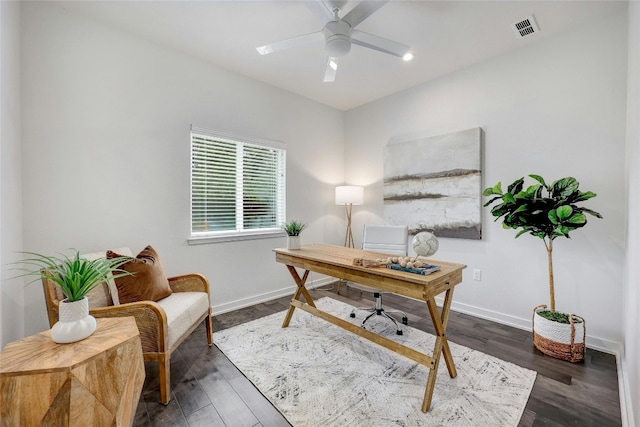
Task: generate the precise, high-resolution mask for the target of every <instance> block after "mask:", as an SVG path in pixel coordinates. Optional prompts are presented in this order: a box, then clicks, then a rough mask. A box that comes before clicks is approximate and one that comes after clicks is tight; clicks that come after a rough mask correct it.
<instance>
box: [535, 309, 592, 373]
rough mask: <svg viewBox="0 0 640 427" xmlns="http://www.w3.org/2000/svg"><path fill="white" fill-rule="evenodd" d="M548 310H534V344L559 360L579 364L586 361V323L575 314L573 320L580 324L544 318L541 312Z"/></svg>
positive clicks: (572, 315)
mask: <svg viewBox="0 0 640 427" xmlns="http://www.w3.org/2000/svg"><path fill="white" fill-rule="evenodd" d="M544 309H546V306H539V307H536V308H535V309H534V314H533V343H534V344H535V346H536V348H537V349H538V350H540V351H541V352H543V353H545V354H547V355H549V356H553V357H555V358H558V359H562V360H568V361H570V362H578V361H581V360H583V359H584V355H585V351H586V347H585V342H584V341H585V335H586V322H585V320H584V319H583V318H582V317H580V316H577V315H575V314H571V317H572V318H573V319H579V320H580V322H577V321H574V322H573V323H570V324H566V323H558V322H554V321H551V320H549V319H546V318H544V317H542V316H541V315H540V314H538V312H539V311H542V310H544Z"/></svg>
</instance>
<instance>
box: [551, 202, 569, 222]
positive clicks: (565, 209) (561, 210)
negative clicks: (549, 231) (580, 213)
mask: <svg viewBox="0 0 640 427" xmlns="http://www.w3.org/2000/svg"><path fill="white" fill-rule="evenodd" d="M555 212H556V215H557V217H558V220H560V221H563V220H565V219H567V218H569V217H570V216H571V215H572V214H573V208H572V207H571V206H569V205H564V206H559V207H558V208H557V209H556V210H555Z"/></svg>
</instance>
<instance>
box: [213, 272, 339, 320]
mask: <svg viewBox="0 0 640 427" xmlns="http://www.w3.org/2000/svg"><path fill="white" fill-rule="evenodd" d="M335 280H336V279H334V278H332V277H325V278H321V279H317V280H311V281H309V282H307V283H306V287H307V288H308V289H315V288H318V287H320V286H325V285H329V284H331V283H334V282H335ZM295 292H296V286H295V285H292V286H287V287H284V288H281V289H276V290H275V291H271V292H265V293H263V294H259V295H253V296H251V297H249V298H242V299H238V300H235V301H230V302H227V303H224V304H218V305H214V306H213V315H214V316H216V315H218V314H223V313H227V312H229V311H234V310H238V309H241V308H245V307H250V306H252V305H255V304H260V303H262V302H267V301H271V300H274V299H276V298H280V297H284V296H287V295H288V296H291V297H293V294H294V293H295Z"/></svg>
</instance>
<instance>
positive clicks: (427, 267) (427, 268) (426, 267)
mask: <svg viewBox="0 0 640 427" xmlns="http://www.w3.org/2000/svg"><path fill="white" fill-rule="evenodd" d="M387 268H390V269H392V270H399V271H406V272H408V273H415V274H422V275H425V274H430V273H433V272H435V271H439V270H440V266H439V265H432V264H422V265H421V266H420V267H403V266H401V265H398V264H388V265H387Z"/></svg>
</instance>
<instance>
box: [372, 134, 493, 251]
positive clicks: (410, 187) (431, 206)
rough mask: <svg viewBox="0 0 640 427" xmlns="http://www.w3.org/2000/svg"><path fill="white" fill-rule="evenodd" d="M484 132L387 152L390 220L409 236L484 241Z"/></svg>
mask: <svg viewBox="0 0 640 427" xmlns="http://www.w3.org/2000/svg"><path fill="white" fill-rule="evenodd" d="M483 139H484V132H483V130H482V128H479V127H477V128H472V129H467V130H464V131H460V132H454V133H450V134H446V135H440V136H434V137H429V138H422V139H418V140H414V141H408V142H402V143H396V144H389V145H387V146H386V147H385V148H384V183H383V199H384V211H383V215H384V219H385V221H386V222H387V223H388V224H392V225H404V224H407V225H408V226H409V233H410V234H416V233H419V232H420V231H431V232H433V233H434V234H435V235H436V236H438V237H452V238H460V239H476V240H479V239H481V238H482V221H481V192H482V168H481V158H482V143H483Z"/></svg>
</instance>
